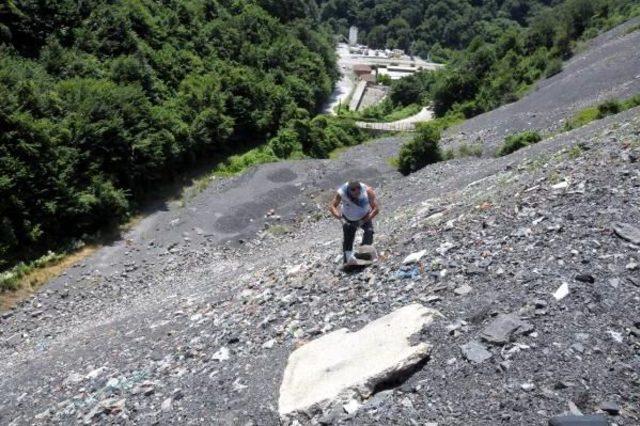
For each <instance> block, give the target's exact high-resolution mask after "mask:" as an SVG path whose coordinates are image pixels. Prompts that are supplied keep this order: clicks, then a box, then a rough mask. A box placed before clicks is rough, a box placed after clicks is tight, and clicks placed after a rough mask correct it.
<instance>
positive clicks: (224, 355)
mask: <svg viewBox="0 0 640 426" xmlns="http://www.w3.org/2000/svg"><path fill="white" fill-rule="evenodd" d="M229 358H231V356H230V354H229V349H227V348H226V347H224V346H223V347H221V348H220V349H218V352H216V353H214V354H213V355H212V356H211V359H212V360H214V361H226V360H228V359H229Z"/></svg>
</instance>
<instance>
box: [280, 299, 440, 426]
mask: <svg viewBox="0 0 640 426" xmlns="http://www.w3.org/2000/svg"><path fill="white" fill-rule="evenodd" d="M437 315H439V314H438V313H437V311H434V310H432V309H428V308H425V307H424V306H422V305H420V304H413V305H408V306H405V307H403V308H401V309H398V310H396V311H394V312H392V313H390V314H388V315H385V316H384V317H382V318H379V319H377V320H375V321H373V322H371V323H369V324H368V325H366V326H365V327H364V328H362V329H361V330H359V331H356V332H351V331H349V330H347V329H346V328H343V329H340V330H336V331H334V332H332V333H329V334H327V335H325V336H322V337H320V338H318V339H316V340H314V341H311V342H309V343H307V344H305V345H304V346H301V347H300V348H298V349H296V350H295V351H294V352H293V353H292V354H291V355H290V356H289V362H288V364H287V367H286V369H285V371H284V377H283V379H282V385H281V386H280V401H279V411H280V415H281V416H285V415H287V414H292V413H294V412H299V411H304V410H308V409H310V408H312V407H314V406H317V405H320V404H323V403H331V402H335V401H342V400H347V399H349V398H352V397H354V396H358V397H360V398H367V397H369V396H370V395H371V394H372V392H373V390H374V388H375V387H376V385H377V384H379V383H385V382H388V381H392V380H394V379H397V378H398V376H400V375H403V374H406V373H407V372H408V371H410V370H411V369H412V367H415V366H416V364H418V363H420V362H421V361H422V360H424V359H425V358H426V357H427V356H428V355H429V352H430V350H431V345H429V344H427V343H425V342H419V343H417V344H413V343H412V342H411V341H410V337H411V336H412V335H416V334H417V333H420V332H421V331H422V330H423V328H425V327H427V326H428V325H429V324H431V323H432V322H433V319H434V317H435V316H437Z"/></svg>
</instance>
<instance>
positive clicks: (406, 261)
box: [402, 250, 427, 265]
mask: <svg viewBox="0 0 640 426" xmlns="http://www.w3.org/2000/svg"><path fill="white" fill-rule="evenodd" d="M425 254H427V251H426V250H420V251H417V252H415V253H411V254H410V255H409V256H407V257H405V258H404V260H403V261H402V264H403V265H409V264H411V263H416V262H419V261H420V259H422V258H423V257H424V255H425Z"/></svg>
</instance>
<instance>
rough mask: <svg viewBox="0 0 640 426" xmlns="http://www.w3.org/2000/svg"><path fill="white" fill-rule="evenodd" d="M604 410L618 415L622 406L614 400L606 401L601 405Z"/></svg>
mask: <svg viewBox="0 0 640 426" xmlns="http://www.w3.org/2000/svg"><path fill="white" fill-rule="evenodd" d="M599 408H600V409H601V410H602V411H604V412H606V413H609V414H611V415H612V416H617V415H618V414H620V406H619V405H618V404H616V403H615V402H613V401H605V402H603V403H602V404H600V407H599Z"/></svg>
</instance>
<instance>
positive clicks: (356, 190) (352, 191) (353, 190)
mask: <svg viewBox="0 0 640 426" xmlns="http://www.w3.org/2000/svg"><path fill="white" fill-rule="evenodd" d="M349 195H351V196H352V197H354V198H358V197H360V187H359V186H356V187H355V188H349Z"/></svg>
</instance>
